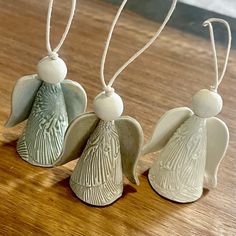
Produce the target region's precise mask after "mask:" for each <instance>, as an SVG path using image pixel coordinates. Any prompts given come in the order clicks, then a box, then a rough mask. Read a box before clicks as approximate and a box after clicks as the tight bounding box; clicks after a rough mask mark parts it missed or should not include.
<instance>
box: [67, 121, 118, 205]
mask: <svg viewBox="0 0 236 236" xmlns="http://www.w3.org/2000/svg"><path fill="white" fill-rule="evenodd" d="M70 186H71V188H72V190H73V191H74V192H75V194H76V195H77V197H78V198H80V199H81V200H82V201H84V202H86V203H89V204H91V205H97V206H103V205H108V204H111V203H112V202H114V201H115V200H116V199H118V198H119V197H120V196H121V195H122V192H123V172H122V165H121V153H120V141H119V136H118V132H117V129H116V127H115V123H114V121H103V120H100V122H99V124H98V126H97V127H96V129H95V130H94V132H93V133H92V135H91V136H90V138H89V139H88V142H87V145H86V147H85V149H84V151H83V153H82V155H81V157H80V159H79V161H78V163H77V165H76V167H75V169H74V171H73V173H72V176H71V178H70Z"/></svg>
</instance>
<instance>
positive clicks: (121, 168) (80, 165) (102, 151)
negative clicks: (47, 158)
mask: <svg viewBox="0 0 236 236" xmlns="http://www.w3.org/2000/svg"><path fill="white" fill-rule="evenodd" d="M126 3H127V0H123V2H122V4H121V6H120V8H119V9H118V11H117V14H116V16H115V18H114V20H113V23H112V25H111V29H110V32H109V34H108V38H107V42H106V45H105V49H104V52H103V56H102V60H101V68H100V79H101V83H102V87H103V92H101V93H100V94H98V95H97V96H96V97H95V99H94V102H93V109H94V112H93V113H85V114H82V115H80V116H79V117H78V118H76V119H75V120H74V121H73V122H72V123H71V124H70V126H69V127H68V129H67V131H66V135H65V141H64V147H63V151H62V154H61V156H60V158H59V159H58V161H57V162H56V163H55V165H62V164H64V163H66V162H69V161H71V160H74V159H76V158H78V157H80V159H79V160H78V162H77V165H76V167H75V169H74V171H73V173H72V175H71V178H70V186H71V188H72V190H73V191H74V193H75V194H76V196H77V197H78V198H79V199H81V200H82V201H84V202H86V203H89V204H91V205H96V206H105V205H108V204H111V203H113V202H114V201H116V200H117V199H118V198H119V197H120V196H121V195H122V192H123V174H124V175H125V176H126V177H127V178H128V179H129V181H130V182H132V183H135V184H139V181H138V177H137V173H136V166H137V162H138V157H139V156H140V151H141V147H142V143H143V131H142V128H141V126H140V124H139V123H138V122H137V121H136V120H135V119H134V118H132V117H129V116H121V115H122V113H123V101H122V99H121V97H120V96H119V95H118V94H117V93H115V91H114V88H112V85H113V83H114V81H115V80H116V78H117V77H118V75H119V74H120V73H121V72H122V71H123V70H124V69H125V68H126V67H127V66H128V65H129V64H130V63H131V62H132V61H134V60H135V59H136V58H137V57H138V56H139V55H140V54H141V53H142V52H144V51H145V50H146V49H147V48H148V47H149V46H150V45H151V44H152V43H153V42H154V41H155V39H156V38H157V37H158V36H159V35H160V33H161V31H162V30H163V28H164V26H165V25H166V24H167V22H168V20H169V18H170V16H171V15H172V13H173V11H174V9H175V6H176V3H177V0H173V3H172V5H171V8H170V10H169V12H168V14H167V16H166V18H165V20H164V22H163V24H162V25H161V27H160V29H159V30H158V31H157V32H156V34H155V35H154V36H153V37H152V38H151V39H150V40H149V41H148V43H147V44H146V45H144V47H142V48H141V49H140V50H139V51H138V52H136V53H135V54H134V55H133V56H132V57H131V58H130V59H129V60H128V61H127V62H126V63H125V64H124V65H123V66H121V67H120V68H119V69H118V70H117V72H116V73H115V74H114V75H113V77H112V78H111V79H110V81H109V83H108V84H106V82H105V78H104V66H105V61H106V56H107V52H108V48H109V44H110V40H111V37H112V33H113V30H114V27H115V25H116V23H117V20H118V18H119V16H120V14H121V12H122V10H123V8H124V6H125V4H126Z"/></svg>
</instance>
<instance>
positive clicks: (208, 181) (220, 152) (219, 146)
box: [204, 117, 229, 189]
mask: <svg viewBox="0 0 236 236" xmlns="http://www.w3.org/2000/svg"><path fill="white" fill-rule="evenodd" d="M228 143H229V130H228V127H227V126H226V124H225V123H224V122H223V121H222V120H220V119H218V118H216V117H212V118H209V119H207V155H206V167H205V176H204V187H205V188H208V189H211V188H215V187H216V185H217V172H218V167H219V165H220V162H221V160H222V159H223V157H224V155H225V152H226V149H227V147H228Z"/></svg>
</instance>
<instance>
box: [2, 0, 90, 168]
mask: <svg viewBox="0 0 236 236" xmlns="http://www.w3.org/2000/svg"><path fill="white" fill-rule="evenodd" d="M52 5H53V0H50V1H49V10H48V17H47V33H46V42H47V50H48V56H46V57H44V58H43V59H42V60H41V61H40V62H39V63H38V65H37V72H38V73H37V74H35V75H28V76H24V77H22V78H20V79H19V80H18V81H17V83H16V85H15V88H14V90H13V94H12V111H11V115H10V117H9V119H8V121H7V123H6V125H5V126H6V127H12V126H15V125H17V124H18V123H20V122H22V121H24V120H26V119H28V121H27V124H26V127H25V129H24V131H23V133H22V135H21V137H20V138H19V140H18V142H17V152H18V153H19V154H20V156H21V158H22V159H24V160H25V161H27V162H29V163H31V164H33V165H36V166H44V167H49V166H52V164H53V163H54V162H55V161H56V160H57V158H58V157H59V155H60V153H61V150H62V145H63V141H64V135H65V131H66V128H67V126H68V124H69V123H70V122H71V121H72V120H73V119H74V118H75V117H77V116H78V115H79V114H80V113H82V112H84V111H85V109H86V103H87V97H86V93H85V91H84V89H83V88H82V86H81V85H80V84H79V83H77V82H74V81H71V80H66V79H65V78H66V74H67V67H66V64H65V62H64V61H63V60H62V59H61V58H59V56H58V54H57V52H58V51H59V49H60V48H61V46H62V44H63V42H64V40H65V38H66V36H67V33H68V31H69V29H70V25H71V23H72V19H73V15H74V10H75V5H76V1H75V0H72V8H71V14H70V17H69V21H68V23H67V27H66V29H65V32H64V34H63V36H62V38H61V40H60V42H59V44H58V45H57V47H56V48H55V49H54V50H52V49H51V46H50V18H51V12H52Z"/></svg>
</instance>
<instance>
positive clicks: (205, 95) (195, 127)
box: [142, 18, 231, 203]
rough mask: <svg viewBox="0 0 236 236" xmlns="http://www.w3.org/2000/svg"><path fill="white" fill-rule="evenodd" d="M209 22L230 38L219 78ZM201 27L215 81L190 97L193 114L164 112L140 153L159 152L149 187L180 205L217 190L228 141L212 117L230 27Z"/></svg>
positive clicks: (225, 131) (219, 122)
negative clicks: (208, 41)
mask: <svg viewBox="0 0 236 236" xmlns="http://www.w3.org/2000/svg"><path fill="white" fill-rule="evenodd" d="M211 22H220V23H223V24H224V25H226V27H227V30H228V36H229V43H228V50H227V56H226V60H225V64H224V69H223V73H222V75H221V77H220V78H218V66H217V57H216V51H215V44H214V32H213V27H212V24H211ZM203 25H204V26H209V29H210V35H211V41H212V45H213V51H214V58H215V66H216V67H215V69H216V81H215V83H214V85H213V86H211V87H210V90H208V89H203V90H200V91H199V92H197V93H196V94H195V95H194V96H193V99H192V110H191V109H189V108H187V107H181V108H176V109H173V110H170V111H168V112H166V113H165V114H164V115H163V117H162V118H161V119H160V121H159V122H158V123H157V126H156V128H155V130H154V133H153V136H152V138H151V140H150V141H149V142H148V143H147V144H146V145H145V146H144V148H143V150H142V154H143V155H145V154H147V153H150V152H155V151H158V150H161V149H162V150H161V152H160V154H159V156H158V158H157V159H156V160H155V161H154V163H153V165H152V167H151V169H150V170H149V175H148V178H149V181H150V184H151V186H152V187H153V189H154V190H155V191H156V192H157V193H159V194H160V195H161V196H163V197H165V198H168V199H170V200H173V201H176V202H181V203H187V202H193V201H195V200H197V199H199V198H200V197H201V195H202V192H203V187H205V188H208V189H211V188H214V187H216V185H217V171H218V167H219V164H220V161H221V160H222V158H223V156H224V154H225V151H226V149H227V146H228V141H229V132H228V128H227V126H226V124H225V123H224V122H223V121H222V120H220V119H218V118H216V117H214V116H216V115H217V114H219V113H220V111H221V109H222V104H223V102H222V98H221V96H220V95H219V94H218V93H217V89H218V86H219V84H220V83H221V81H222V79H223V76H224V74H225V71H226V66H227V62H228V57H229V52H230V46H231V33H230V27H229V25H228V23H227V22H226V21H224V20H221V19H215V18H214V19H209V20H207V21H205V22H204V24H203Z"/></svg>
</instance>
